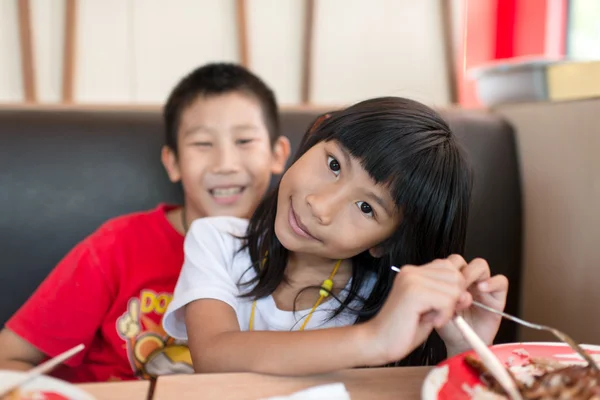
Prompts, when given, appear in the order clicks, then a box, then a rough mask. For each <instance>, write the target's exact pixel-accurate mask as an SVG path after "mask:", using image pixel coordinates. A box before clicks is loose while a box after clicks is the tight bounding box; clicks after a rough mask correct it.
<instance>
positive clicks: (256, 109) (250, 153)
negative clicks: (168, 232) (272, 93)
mask: <svg viewBox="0 0 600 400" xmlns="http://www.w3.org/2000/svg"><path fill="white" fill-rule="evenodd" d="M177 135H178V138H177V139H178V154H177V156H176V155H175V154H174V153H173V151H172V150H171V149H168V148H165V149H163V164H164V165H165V168H166V169H167V172H168V174H169V178H170V179H171V181H173V182H177V181H180V180H181V182H182V185H183V189H184V194H185V207H186V213H187V217H188V218H189V219H195V218H201V217H206V216H223V215H225V216H234V217H240V218H249V217H250V216H251V215H252V213H253V212H254V210H255V209H256V207H257V206H258V203H259V202H260V201H261V199H262V197H263V195H264V194H265V192H266V190H267V189H268V187H269V183H270V180H271V174H281V173H282V172H283V170H284V167H285V163H286V161H287V158H288V156H289V151H290V150H289V148H290V146H289V142H288V141H287V139H286V138H284V137H280V138H279V139H278V140H277V141H276V143H274V144H273V146H272V145H271V143H270V140H269V132H268V130H267V127H266V125H265V123H264V118H263V113H262V109H261V107H260V103H259V102H258V101H256V100H255V99H254V98H253V97H251V96H249V95H246V94H244V93H239V92H231V93H226V94H223V95H217V96H208V97H198V98H197V99H196V100H195V101H194V102H193V103H192V104H191V105H190V106H189V107H187V108H186V109H185V110H184V111H183V114H182V115H181V120H180V124H179V131H178V132H177Z"/></svg>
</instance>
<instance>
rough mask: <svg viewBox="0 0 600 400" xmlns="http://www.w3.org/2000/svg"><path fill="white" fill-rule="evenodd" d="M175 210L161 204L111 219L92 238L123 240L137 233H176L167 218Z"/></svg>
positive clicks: (172, 207)
mask: <svg viewBox="0 0 600 400" xmlns="http://www.w3.org/2000/svg"><path fill="white" fill-rule="evenodd" d="M174 208H176V206H170V205H166V204H160V205H158V206H157V207H155V208H153V209H150V210H146V211H136V212H132V213H129V214H124V215H120V216H118V217H114V218H111V219H109V220H107V221H105V222H104V223H102V224H101V225H100V226H99V227H98V229H96V231H95V232H94V233H93V234H92V235H91V236H92V237H98V236H103V237H107V236H108V237H113V238H120V239H121V238H123V237H132V236H131V235H135V234H137V233H142V234H148V233H153V232H170V233H176V231H175V229H174V228H173V227H172V226H171V224H170V223H169V221H168V220H167V216H166V213H167V212H168V211H170V210H172V209H174Z"/></svg>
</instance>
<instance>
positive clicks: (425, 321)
mask: <svg viewBox="0 0 600 400" xmlns="http://www.w3.org/2000/svg"><path fill="white" fill-rule="evenodd" d="M464 267H466V263H465V260H464V259H463V258H462V257H460V256H450V257H449V258H447V259H444V260H435V261H433V262H431V263H429V264H426V265H424V266H421V267H415V266H410V265H407V266H404V267H402V268H401V269H400V272H398V274H397V276H396V278H395V280H394V284H393V287H392V290H391V291H390V294H389V296H388V299H387V300H386V302H385V304H384V305H383V307H382V308H381V311H380V312H379V313H378V314H377V316H375V317H374V318H373V319H372V320H370V321H369V322H367V323H366V324H365V329H366V332H367V333H368V338H369V340H368V343H369V344H368V345H369V346H371V349H372V350H373V352H374V357H375V360H374V363H375V364H379V365H381V364H386V363H389V362H394V361H398V360H401V359H402V358H404V357H405V356H406V355H407V354H409V353H410V352H411V351H412V350H413V349H414V348H416V347H417V346H418V345H420V344H421V343H423V342H424V341H425V339H426V338H427V336H429V334H430V333H431V331H432V330H433V329H434V328H442V327H443V326H445V325H446V324H447V323H448V322H449V321H450V319H451V318H452V317H453V316H454V314H455V312H456V310H462V309H464V308H466V307H468V306H469V305H470V301H471V296H470V295H469V294H468V293H467V292H466V291H465V290H466V287H467V281H466V279H465V278H466V277H467V276H471V273H469V274H464V273H463V272H461V269H463V268H464Z"/></svg>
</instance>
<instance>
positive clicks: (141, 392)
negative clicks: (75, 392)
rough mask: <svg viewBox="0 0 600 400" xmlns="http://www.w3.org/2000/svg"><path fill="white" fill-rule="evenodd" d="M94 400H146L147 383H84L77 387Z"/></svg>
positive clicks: (148, 385)
mask: <svg viewBox="0 0 600 400" xmlns="http://www.w3.org/2000/svg"><path fill="white" fill-rule="evenodd" d="M77 387H78V388H80V389H82V390H85V391H86V392H88V393H89V394H91V395H92V396H94V398H95V399H96V400H147V399H148V390H149V389H150V382H149V381H127V382H106V383H85V384H80V385H77Z"/></svg>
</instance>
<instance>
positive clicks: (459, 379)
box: [421, 342, 600, 400]
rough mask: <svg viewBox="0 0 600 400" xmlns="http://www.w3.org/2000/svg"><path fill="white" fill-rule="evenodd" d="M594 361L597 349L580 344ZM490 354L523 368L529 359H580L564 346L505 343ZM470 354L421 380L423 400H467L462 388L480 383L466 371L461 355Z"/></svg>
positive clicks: (599, 351) (599, 354) (598, 357)
mask: <svg viewBox="0 0 600 400" xmlns="http://www.w3.org/2000/svg"><path fill="white" fill-rule="evenodd" d="M582 347H583V348H585V349H586V350H587V351H589V352H590V353H591V354H592V356H593V357H594V359H596V360H598V361H600V346H592V345H583V346H582ZM490 349H491V350H492V352H493V353H494V354H495V355H496V356H497V357H498V358H499V359H500V360H501V361H502V362H503V363H505V364H506V365H514V366H517V365H523V364H526V363H527V362H528V359H529V357H540V358H547V359H553V360H556V361H559V362H562V363H564V364H582V365H585V364H586V363H585V362H584V361H583V359H582V358H581V356H579V355H578V354H577V353H575V352H574V351H573V350H572V349H571V348H570V347H569V346H567V345H566V344H564V343H554V342H548V343H509V344H501V345H496V346H491V347H490ZM469 354H474V352H473V351H468V352H466V353H463V354H459V355H458V356H455V357H452V358H449V359H448V360H446V361H443V362H441V363H440V364H439V365H438V366H436V367H435V368H434V369H433V370H431V372H430V373H429V374H428V375H427V377H426V378H425V381H424V382H423V388H422V390H421V398H422V399H423V400H450V399H452V400H468V399H470V396H469V395H468V393H467V391H466V390H465V389H468V388H473V387H474V386H476V385H480V384H482V383H481V381H480V380H479V375H478V374H477V373H476V372H474V371H473V370H472V369H471V368H469V367H468V366H467V365H466V364H465V362H464V359H465V356H467V355H469Z"/></svg>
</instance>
